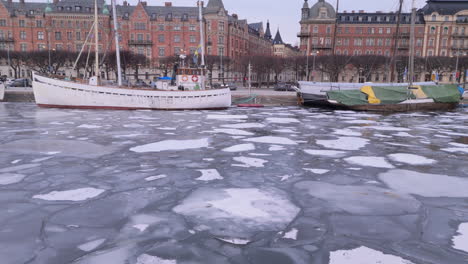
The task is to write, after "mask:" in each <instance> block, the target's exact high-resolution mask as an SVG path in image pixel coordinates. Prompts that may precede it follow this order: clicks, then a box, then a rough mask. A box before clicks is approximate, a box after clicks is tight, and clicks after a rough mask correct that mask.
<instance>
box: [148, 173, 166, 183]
mask: <svg viewBox="0 0 468 264" xmlns="http://www.w3.org/2000/svg"><path fill="white" fill-rule="evenodd" d="M164 178H167V175H165V174H161V175H156V176H150V177H146V178H145V181H156V180H160V179H164Z"/></svg>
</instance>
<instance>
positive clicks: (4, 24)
mask: <svg viewBox="0 0 468 264" xmlns="http://www.w3.org/2000/svg"><path fill="white" fill-rule="evenodd" d="M0 27H6V20H5V19H0Z"/></svg>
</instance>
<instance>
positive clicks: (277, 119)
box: [266, 117, 300, 124]
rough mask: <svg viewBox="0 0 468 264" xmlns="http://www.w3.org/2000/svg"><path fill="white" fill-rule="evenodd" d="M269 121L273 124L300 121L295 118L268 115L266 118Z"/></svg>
mask: <svg viewBox="0 0 468 264" xmlns="http://www.w3.org/2000/svg"><path fill="white" fill-rule="evenodd" d="M266 121H267V122H269V123H275V124H291V123H300V122H299V120H297V119H296V118H286V117H268V118H267V119H266Z"/></svg>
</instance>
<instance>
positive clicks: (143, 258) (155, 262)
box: [135, 254, 177, 264]
mask: <svg viewBox="0 0 468 264" xmlns="http://www.w3.org/2000/svg"><path fill="white" fill-rule="evenodd" d="M135 264H177V261H176V260H173V259H163V258H158V257H156V256H151V255H148V254H142V255H140V256H138V258H137V262H136V263H135Z"/></svg>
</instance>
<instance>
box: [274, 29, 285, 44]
mask: <svg viewBox="0 0 468 264" xmlns="http://www.w3.org/2000/svg"><path fill="white" fill-rule="evenodd" d="M281 44H284V42H283V39H282V38H281V34H280V31H279V29H278V31H277V32H276V36H275V39H273V45H281Z"/></svg>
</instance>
